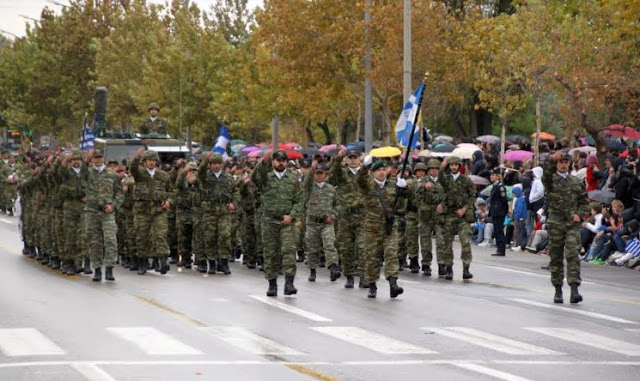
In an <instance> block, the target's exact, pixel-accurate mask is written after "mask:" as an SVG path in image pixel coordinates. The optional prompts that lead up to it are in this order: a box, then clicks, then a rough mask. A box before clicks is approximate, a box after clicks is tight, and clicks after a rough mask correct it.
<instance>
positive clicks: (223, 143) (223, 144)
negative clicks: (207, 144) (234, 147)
mask: <svg viewBox="0 0 640 381" xmlns="http://www.w3.org/2000/svg"><path fill="white" fill-rule="evenodd" d="M230 141H231V135H229V131H228V130H227V126H225V125H224V124H223V125H222V127H220V136H218V140H216V144H215V145H214V146H213V147H212V148H211V151H213V152H215V153H218V154H220V155H221V156H222V158H224V159H225V160H226V159H228V158H229V155H227V146H228V145H229V142H230Z"/></svg>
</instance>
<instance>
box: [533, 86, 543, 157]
mask: <svg viewBox="0 0 640 381" xmlns="http://www.w3.org/2000/svg"><path fill="white" fill-rule="evenodd" d="M541 131H542V111H541V110H540V96H539V95H538V96H536V138H535V141H534V142H533V144H534V147H533V150H534V151H533V152H535V161H534V163H535V166H536V167H537V166H538V165H539V163H540V132H541Z"/></svg>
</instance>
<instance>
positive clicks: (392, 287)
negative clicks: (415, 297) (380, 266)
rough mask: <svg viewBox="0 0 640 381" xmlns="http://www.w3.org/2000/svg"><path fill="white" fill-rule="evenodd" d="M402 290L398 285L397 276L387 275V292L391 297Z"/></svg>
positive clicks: (399, 293)
mask: <svg viewBox="0 0 640 381" xmlns="http://www.w3.org/2000/svg"><path fill="white" fill-rule="evenodd" d="M403 292H404V289H403V288H402V287H400V286H398V278H396V277H389V294H390V295H391V297H392V298H395V297H397V296H398V295H401V294H402V293H403Z"/></svg>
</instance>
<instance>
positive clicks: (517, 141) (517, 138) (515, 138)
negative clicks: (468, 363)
mask: <svg viewBox="0 0 640 381" xmlns="http://www.w3.org/2000/svg"><path fill="white" fill-rule="evenodd" d="M506 139H507V140H508V141H510V142H511V143H514V144H520V143H521V142H523V143H527V144H528V143H531V140H529V139H527V138H525V137H524V136H522V135H509V136H507V138H506Z"/></svg>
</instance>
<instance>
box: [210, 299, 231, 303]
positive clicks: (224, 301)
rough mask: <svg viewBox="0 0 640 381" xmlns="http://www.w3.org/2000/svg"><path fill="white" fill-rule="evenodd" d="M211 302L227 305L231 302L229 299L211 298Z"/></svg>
mask: <svg viewBox="0 0 640 381" xmlns="http://www.w3.org/2000/svg"><path fill="white" fill-rule="evenodd" d="M209 300H210V301H212V302H219V303H226V302H228V301H229V300H228V299H225V298H211V299H209Z"/></svg>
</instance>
